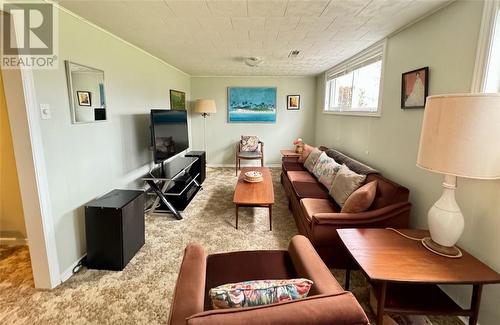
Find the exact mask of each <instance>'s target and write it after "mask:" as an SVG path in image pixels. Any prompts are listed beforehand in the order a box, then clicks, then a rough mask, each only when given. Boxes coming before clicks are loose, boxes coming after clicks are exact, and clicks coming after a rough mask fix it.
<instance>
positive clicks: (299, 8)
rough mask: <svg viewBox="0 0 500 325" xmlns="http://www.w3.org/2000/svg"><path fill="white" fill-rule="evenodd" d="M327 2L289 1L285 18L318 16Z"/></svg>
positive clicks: (319, 0) (321, 0) (314, 0)
mask: <svg viewBox="0 0 500 325" xmlns="http://www.w3.org/2000/svg"><path fill="white" fill-rule="evenodd" d="M328 2H329V1H326V0H324V1H323V0H313V1H304V0H302V1H301V0H290V1H288V5H287V7H286V12H285V15H286V16H290V17H297V16H298V17H307V16H316V17H318V16H320V15H321V14H322V13H323V10H325V8H326V6H327V5H328Z"/></svg>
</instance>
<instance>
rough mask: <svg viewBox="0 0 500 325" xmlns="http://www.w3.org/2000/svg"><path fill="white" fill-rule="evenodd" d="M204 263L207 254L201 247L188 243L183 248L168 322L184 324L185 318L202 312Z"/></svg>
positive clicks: (177, 324)
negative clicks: (182, 256)
mask: <svg viewBox="0 0 500 325" xmlns="http://www.w3.org/2000/svg"><path fill="white" fill-rule="evenodd" d="M206 265H207V256H206V254H205V250H204V249H203V247H202V246H201V245H198V244H189V245H188V246H187V247H186V249H185V250H184V258H183V259H182V263H181V267H180V270H179V276H178V278H177V283H176V284H175V289H174V294H173V297H172V302H171V306H170V315H169V321H168V323H169V324H171V325H180V324H186V318H188V317H189V316H191V315H194V314H196V313H200V312H203V310H204V301H205V273H206Z"/></svg>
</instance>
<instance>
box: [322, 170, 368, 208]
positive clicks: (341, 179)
mask: <svg viewBox="0 0 500 325" xmlns="http://www.w3.org/2000/svg"><path fill="white" fill-rule="evenodd" d="M365 179H366V175H361V174H357V173H355V172H353V171H352V170H350V169H349V168H348V167H347V166H346V165H345V164H344V165H342V166H341V167H340V169H339V171H338V173H337V176H335V179H334V180H333V184H332V187H331V188H330V195H331V196H332V197H333V199H334V200H335V202H337V204H338V205H340V206H341V207H343V206H344V203H345V201H346V200H347V198H348V197H349V196H350V195H351V194H352V193H353V192H354V191H356V190H357V189H358V188H359V187H360V186H361V185H362V184H363V183H364V181H365Z"/></svg>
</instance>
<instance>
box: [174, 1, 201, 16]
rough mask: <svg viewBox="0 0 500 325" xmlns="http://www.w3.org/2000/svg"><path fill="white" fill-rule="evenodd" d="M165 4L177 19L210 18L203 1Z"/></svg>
mask: <svg viewBox="0 0 500 325" xmlns="http://www.w3.org/2000/svg"><path fill="white" fill-rule="evenodd" d="M165 2H166V3H167V5H168V7H169V8H170V9H171V10H172V11H173V12H174V14H175V15H176V16H178V17H206V16H210V11H209V10H208V7H207V4H206V2H205V1H192V0H165Z"/></svg>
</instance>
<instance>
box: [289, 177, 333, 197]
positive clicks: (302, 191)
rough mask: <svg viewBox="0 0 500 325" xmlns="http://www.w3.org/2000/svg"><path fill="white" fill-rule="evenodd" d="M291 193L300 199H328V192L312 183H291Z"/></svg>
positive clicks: (321, 186) (316, 183)
mask: <svg viewBox="0 0 500 325" xmlns="http://www.w3.org/2000/svg"><path fill="white" fill-rule="evenodd" d="M292 187H293V191H294V192H295V195H296V196H297V197H298V198H299V200H300V199H303V198H306V197H307V198H315V199H328V198H330V195H329V194H328V190H327V189H326V188H325V187H324V186H323V185H321V184H320V183H318V182H317V181H316V182H315V183H312V182H293V183H292Z"/></svg>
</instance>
